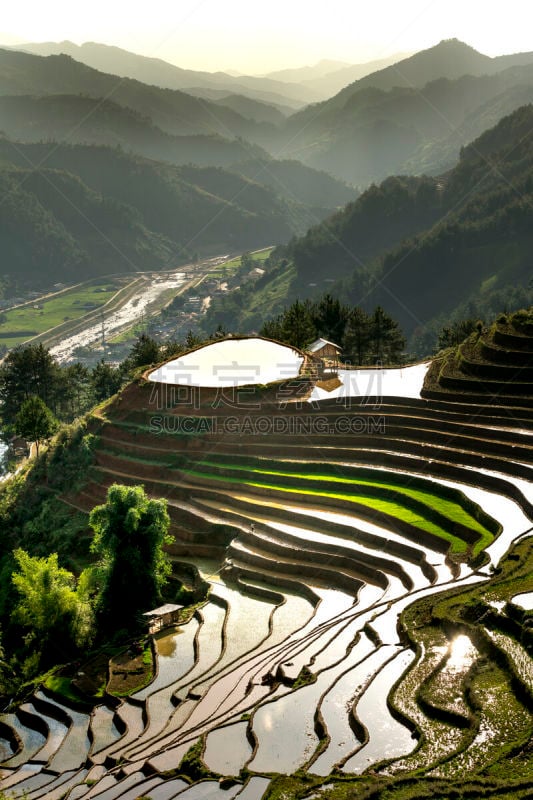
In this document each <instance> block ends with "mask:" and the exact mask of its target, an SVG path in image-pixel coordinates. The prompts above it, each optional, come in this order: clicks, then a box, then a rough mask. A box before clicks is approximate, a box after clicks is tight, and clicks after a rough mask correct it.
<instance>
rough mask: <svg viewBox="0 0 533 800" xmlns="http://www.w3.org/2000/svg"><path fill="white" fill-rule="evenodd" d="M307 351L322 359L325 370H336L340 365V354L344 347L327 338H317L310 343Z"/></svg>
mask: <svg viewBox="0 0 533 800" xmlns="http://www.w3.org/2000/svg"><path fill="white" fill-rule="evenodd" d="M307 352H308V353H310V354H311V355H312V356H314V357H315V358H319V359H320V360H321V361H322V366H323V368H324V370H325V371H336V370H337V369H338V367H339V356H340V354H341V352H342V348H341V347H339V345H338V344H335V343H334V342H328V340H327V339H317V340H316V341H315V342H313V343H312V344H310V345H309V347H308V348H307Z"/></svg>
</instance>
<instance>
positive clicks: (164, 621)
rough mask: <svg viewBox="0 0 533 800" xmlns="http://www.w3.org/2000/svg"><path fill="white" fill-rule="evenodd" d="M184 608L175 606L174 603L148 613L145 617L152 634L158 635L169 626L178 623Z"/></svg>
mask: <svg viewBox="0 0 533 800" xmlns="http://www.w3.org/2000/svg"><path fill="white" fill-rule="evenodd" d="M182 608H183V606H178V605H175V604H174V603H165V605H164V606H160V607H159V608H154V609H153V610H152V611H146V612H145V613H144V614H143V617H144V618H145V619H146V621H147V623H148V629H149V632H150V633H157V631H160V630H161V629H162V628H166V627H167V625H173V624H174V623H175V622H177V621H178V615H179V612H180V611H181V609H182Z"/></svg>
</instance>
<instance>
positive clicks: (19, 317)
mask: <svg viewBox="0 0 533 800" xmlns="http://www.w3.org/2000/svg"><path fill="white" fill-rule="evenodd" d="M119 288H120V287H119V286H118V285H117V284H115V283H112V282H110V281H103V282H102V283H96V284H92V285H91V286H83V287H78V288H77V289H72V290H71V291H66V292H64V293H62V294H60V295H58V296H56V297H52V298H50V299H49V300H44V301H43V302H40V301H39V299H36V300H35V303H33V304H32V305H26V306H24V307H23V308H15V309H13V310H12V311H5V312H4V313H3V314H2V315H1V316H0V319H4V320H5V321H4V322H2V323H1V324H0V345H5V346H6V347H9V348H11V347H16V345H19V344H22V343H23V342H26V341H27V340H28V339H32V338H33V337H34V336H37V335H38V334H40V333H44V332H45V331H48V330H50V328H55V327H56V325H61V323H63V322H67V321H68V320H75V319H79V318H80V317H83V316H84V315H85V314H88V313H89V312H90V311H94V310H95V309H96V308H101V306H103V305H104V304H105V303H107V302H108V301H109V300H111V298H112V297H113V295H115V294H116V293H117V291H118V290H119Z"/></svg>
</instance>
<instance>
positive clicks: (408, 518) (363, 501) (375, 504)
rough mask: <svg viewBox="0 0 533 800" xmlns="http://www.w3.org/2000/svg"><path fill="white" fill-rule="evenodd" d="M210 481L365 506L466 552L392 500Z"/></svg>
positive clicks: (225, 479)
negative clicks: (326, 498)
mask: <svg viewBox="0 0 533 800" xmlns="http://www.w3.org/2000/svg"><path fill="white" fill-rule="evenodd" d="M183 472H184V474H186V475H191V476H192V477H196V478H203V479H205V477H206V476H205V474H204V473H202V472H194V471H193V470H183ZM209 477H210V479H212V480H217V481H220V482H221V483H233V484H236V485H238V486H254V487H257V488H258V489H269V490H271V491H276V492H283V493H285V494H297V495H301V494H305V495H308V496H311V497H328V498H329V497H330V498H332V499H334V500H343V501H346V502H348V503H354V504H358V505H362V506H365V507H367V508H371V509H375V510H376V511H381V512H383V513H384V514H388V515H389V516H390V517H395V518H396V519H400V520H402V521H403V522H407V523H409V524H410V525H413V526H414V527H416V528H420V530H423V531H426V532H427V533H432V534H433V535H434V536H438V537H439V538H441V539H444V541H446V542H449V544H450V545H451V548H452V553H454V554H463V553H465V552H466V551H467V548H468V545H467V544H466V542H464V541H463V540H462V539H459V537H457V536H454V535H453V534H451V533H449V532H448V531H446V530H444V528H442V527H441V526H440V525H437V524H435V523H434V522H431V521H430V520H427V519H425V518H424V517H422V516H421V515H420V514H416V513H415V512H414V511H411V510H410V509H408V508H405V506H402V505H401V504H400V503H395V502H393V501H392V500H380V499H378V498H374V497H372V498H368V497H359V496H357V495H356V496H354V495H352V494H341V493H337V492H328V491H318V490H314V489H307V488H306V489H305V492H302V490H301V489H292V488H288V487H283V486H282V487H280V486H274V485H273V484H268V483H260V482H254V481H241V480H239V478H232V477H228V476H225V477H221V476H218V475H210V476H209Z"/></svg>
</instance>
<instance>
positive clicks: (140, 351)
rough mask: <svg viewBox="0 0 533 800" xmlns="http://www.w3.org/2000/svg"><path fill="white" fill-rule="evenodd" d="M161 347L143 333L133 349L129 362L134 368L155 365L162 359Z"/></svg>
mask: <svg viewBox="0 0 533 800" xmlns="http://www.w3.org/2000/svg"><path fill="white" fill-rule="evenodd" d="M160 352H161V350H160V347H159V345H158V343H157V342H156V340H155V339H152V337H151V336H147V334H146V333H141V335H140V336H139V337H138V339H137V341H136V342H135V344H134V345H133V347H132V348H131V351H130V354H129V357H128V361H129V362H130V364H131V367H132V368H135V367H144V366H148V364H155V363H156V362H157V361H159V359H160Z"/></svg>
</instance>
